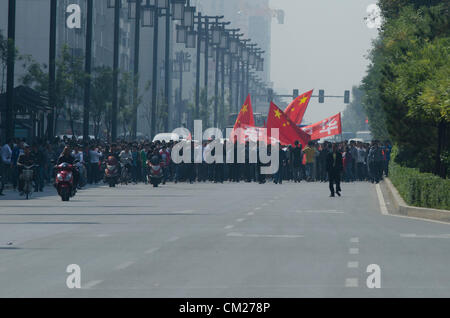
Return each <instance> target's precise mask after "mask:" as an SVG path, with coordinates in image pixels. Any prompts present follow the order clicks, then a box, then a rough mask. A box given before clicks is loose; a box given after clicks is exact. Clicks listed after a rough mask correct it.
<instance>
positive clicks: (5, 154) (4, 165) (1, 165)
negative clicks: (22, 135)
mask: <svg viewBox="0 0 450 318" xmlns="http://www.w3.org/2000/svg"><path fill="white" fill-rule="evenodd" d="M13 145H14V143H13V140H12V139H11V140H10V141H9V142H7V143H6V144H5V145H3V147H2V149H1V160H0V175H1V177H2V178H1V184H0V195H2V192H3V188H4V184H5V183H7V182H8V178H9V177H10V170H11V156H12V148H13Z"/></svg>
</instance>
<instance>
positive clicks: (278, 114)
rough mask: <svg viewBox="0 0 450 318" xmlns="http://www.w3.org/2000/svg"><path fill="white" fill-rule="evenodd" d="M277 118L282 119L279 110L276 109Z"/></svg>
mask: <svg viewBox="0 0 450 318" xmlns="http://www.w3.org/2000/svg"><path fill="white" fill-rule="evenodd" d="M275 117H277V118H278V119H281V113H280V111H279V110H278V109H275Z"/></svg>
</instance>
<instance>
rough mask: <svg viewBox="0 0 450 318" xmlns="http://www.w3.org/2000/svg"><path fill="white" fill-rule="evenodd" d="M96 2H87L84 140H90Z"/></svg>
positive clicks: (90, 0)
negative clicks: (93, 24) (93, 21)
mask: <svg viewBox="0 0 450 318" xmlns="http://www.w3.org/2000/svg"><path fill="white" fill-rule="evenodd" d="M93 6H94V0H88V2H87V25H86V52H85V61H84V63H85V65H84V71H85V73H86V77H85V82H84V107H83V139H84V140H85V141H87V140H89V111H90V103H91V69H92V28H93V26H92V16H93Z"/></svg>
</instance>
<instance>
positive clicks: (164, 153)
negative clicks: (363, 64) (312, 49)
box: [0, 137, 391, 194]
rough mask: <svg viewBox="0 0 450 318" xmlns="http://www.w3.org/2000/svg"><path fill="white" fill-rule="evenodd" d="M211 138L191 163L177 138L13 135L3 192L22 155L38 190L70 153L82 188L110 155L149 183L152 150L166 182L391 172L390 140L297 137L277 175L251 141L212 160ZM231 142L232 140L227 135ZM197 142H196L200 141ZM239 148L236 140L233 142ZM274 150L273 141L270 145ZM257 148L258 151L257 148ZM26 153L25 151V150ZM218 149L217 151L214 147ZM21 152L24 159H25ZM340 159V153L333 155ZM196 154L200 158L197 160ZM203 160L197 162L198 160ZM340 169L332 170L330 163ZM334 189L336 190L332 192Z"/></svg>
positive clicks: (99, 174)
mask: <svg viewBox="0 0 450 318" xmlns="http://www.w3.org/2000/svg"><path fill="white" fill-rule="evenodd" d="M210 142H211V141H205V142H203V144H202V146H203V152H200V153H201V154H202V158H201V159H200V160H198V158H194V156H195V154H194V153H195V152H194V151H191V156H192V160H191V162H190V163H180V164H175V163H174V162H173V160H171V152H172V148H173V147H174V145H175V144H176V143H177V142H174V141H171V142H167V143H166V142H164V141H162V142H159V141H158V142H150V141H145V140H144V141H140V142H125V141H118V142H116V143H111V144H110V143H106V142H104V141H90V142H89V143H83V142H80V141H78V140H76V139H75V138H72V139H69V138H67V137H64V138H55V139H54V140H52V141H51V142H49V141H44V140H42V141H40V140H35V141H34V142H32V143H31V144H27V143H26V141H25V140H21V139H13V140H10V141H9V142H8V143H6V144H5V145H3V146H2V148H1V161H0V163H1V166H0V172H1V174H0V176H1V182H0V194H1V193H2V191H3V188H4V185H5V184H8V183H9V184H11V185H12V188H13V189H15V190H18V191H19V192H21V189H20V171H21V169H20V166H21V161H23V159H24V158H28V161H31V162H33V163H34V164H35V165H36V168H35V174H34V176H35V179H34V181H35V182H34V190H35V192H38V191H40V192H41V191H43V189H44V187H45V186H48V185H52V184H53V182H54V166H55V164H56V163H58V159H59V158H60V157H61V156H62V155H63V154H65V155H66V156H71V157H72V158H73V160H71V161H72V162H75V163H76V164H77V165H78V167H79V171H78V180H77V186H78V188H81V187H83V186H84V185H86V184H97V183H99V182H101V181H102V179H103V173H104V165H103V163H104V162H105V160H106V159H107V158H108V156H110V155H113V156H116V157H117V159H118V160H119V161H120V160H126V161H127V166H128V168H129V171H130V173H131V176H130V178H131V180H130V181H131V182H134V183H138V182H144V183H147V170H146V167H147V165H146V162H147V159H150V156H153V155H158V157H159V158H160V160H161V165H162V167H163V173H164V180H163V183H165V182H174V183H177V182H189V183H194V182H207V181H210V182H215V183H223V182H225V181H230V182H240V181H243V182H258V183H265V182H267V181H272V182H274V183H277V184H282V183H283V181H291V182H301V181H306V182H314V181H315V182H328V181H330V183H332V182H335V181H336V180H330V176H331V175H334V177H333V179H336V178H338V181H340V180H342V181H343V182H354V181H369V182H372V183H374V182H376V183H378V182H379V181H380V180H381V179H382V178H383V175H386V176H387V175H388V166H389V160H390V153H391V146H390V144H389V143H388V142H385V143H381V142H378V141H373V142H371V143H370V144H369V143H362V142H354V141H351V142H347V141H345V142H340V143H330V142H324V143H318V142H309V143H308V144H307V145H301V144H300V143H299V142H298V141H297V142H295V143H294V144H293V145H289V146H282V147H280V149H279V162H280V163H279V169H278V172H276V173H275V174H274V175H271V176H267V175H263V174H261V167H262V166H264V165H263V164H262V163H261V161H260V160H259V157H258V159H257V160H256V163H254V162H253V163H252V162H251V160H250V158H249V152H250V147H251V146H250V144H249V143H246V144H245V162H243V163H236V162H237V151H234V161H233V163H226V162H227V158H226V156H227V151H226V149H227V147H226V144H223V147H224V151H223V156H224V158H223V161H224V162H225V163H212V164H208V163H206V161H205V158H204V155H205V153H204V151H205V149H207V147H208V144H209V143H210ZM225 142H229V141H225ZM196 146H198V145H194V144H193V146H192V147H196ZM233 147H234V149H236V147H237V146H236V144H234V145H233ZM333 149H334V153H339V157H338V158H339V161H341V159H340V158H341V157H342V162H339V163H338V164H337V165H336V163H335V162H334V163H330V160H331V159H330V158H331V157H330V154H332V153H333ZM268 151H269V152H270V146H269V147H268ZM258 153H259V152H258ZM25 154H26V156H25ZM212 155H214V153H212ZM21 156H22V159H21ZM332 158H333V159H334V160H336V156H335V155H334V156H333V157H332ZM196 159H197V160H196ZM195 162H199V163H195ZM333 167H334V168H335V169H336V172H335V173H331V172H330V169H332V168H333ZM332 194H333V192H332Z"/></svg>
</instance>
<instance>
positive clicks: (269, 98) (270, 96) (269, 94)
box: [267, 88, 273, 103]
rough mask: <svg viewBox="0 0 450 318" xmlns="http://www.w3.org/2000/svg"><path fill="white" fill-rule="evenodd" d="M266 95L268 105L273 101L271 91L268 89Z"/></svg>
mask: <svg viewBox="0 0 450 318" xmlns="http://www.w3.org/2000/svg"><path fill="white" fill-rule="evenodd" d="M267 95H268V101H269V103H270V102H272V101H273V89H271V88H269V89H268V90H267Z"/></svg>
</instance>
